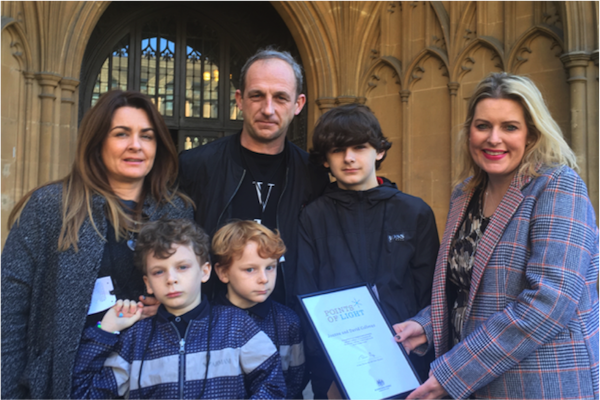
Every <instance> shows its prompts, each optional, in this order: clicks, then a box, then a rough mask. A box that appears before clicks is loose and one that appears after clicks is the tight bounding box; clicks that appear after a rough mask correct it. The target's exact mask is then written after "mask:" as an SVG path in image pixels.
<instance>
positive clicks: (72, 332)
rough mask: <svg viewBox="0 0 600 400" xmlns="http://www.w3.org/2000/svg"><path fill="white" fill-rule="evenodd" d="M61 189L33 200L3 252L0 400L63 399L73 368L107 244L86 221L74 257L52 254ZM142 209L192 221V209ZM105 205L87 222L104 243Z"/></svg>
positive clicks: (152, 205)
mask: <svg viewBox="0 0 600 400" xmlns="http://www.w3.org/2000/svg"><path fill="white" fill-rule="evenodd" d="M61 202H62V185H61V184H53V185H49V186H46V187H43V188H41V189H38V190H37V191H35V192H34V193H33V195H32V196H31V198H30V199H29V201H28V203H27V204H26V206H25V207H24V209H23V212H22V213H21V218H20V221H19V222H18V223H17V224H15V225H14V226H13V228H12V229H11V231H10V234H9V235H8V238H7V240H6V245H5V247H4V251H3V252H2V317H1V319H2V398H62V399H66V398H69V396H70V393H71V376H72V371H73V364H74V360H75V355H76V352H77V348H78V346H79V341H80V339H81V334H82V332H83V329H84V325H85V320H86V315H87V310H88V308H89V305H90V301H91V297H92V291H93V288H94V283H95V281H96V278H97V276H98V270H99V268H100V263H101V260H102V254H103V251H104V244H105V242H104V241H103V239H102V238H101V237H100V236H99V235H98V232H96V230H95V229H94V228H93V226H92V224H91V222H90V220H89V219H88V220H86V221H85V222H84V223H83V224H82V226H81V228H80V230H79V242H78V244H79V251H78V252H75V251H74V250H73V248H71V249H69V250H67V251H63V252H58V251H57V247H58V236H59V232H60V228H61V225H62V218H61V215H62V210H61V207H62V204H61ZM174 203H175V206H174V205H172V204H166V205H158V204H157V202H156V201H155V200H153V199H147V200H146V201H145V202H144V208H143V210H144V213H145V214H146V215H148V216H149V217H150V220H156V219H159V218H160V217H162V216H168V217H169V218H186V219H190V220H191V219H193V211H192V208H191V207H185V206H184V203H183V201H182V200H181V199H180V198H177V199H176V200H175V201H174ZM104 205H105V199H104V198H103V197H102V196H99V195H94V197H93V200H92V216H93V218H94V221H95V222H96V226H97V227H98V230H99V231H100V233H101V234H102V236H103V237H106V230H107V222H106V218H105V214H104Z"/></svg>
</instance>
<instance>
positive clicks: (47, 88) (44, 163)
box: [35, 72, 61, 184]
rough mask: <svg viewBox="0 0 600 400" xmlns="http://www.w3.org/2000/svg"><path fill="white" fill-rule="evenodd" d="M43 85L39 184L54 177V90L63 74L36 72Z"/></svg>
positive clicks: (41, 85)
mask: <svg viewBox="0 0 600 400" xmlns="http://www.w3.org/2000/svg"><path fill="white" fill-rule="evenodd" d="M35 77H36V78H37V80H38V81H39V84H40V87H41V89H42V90H41V93H40V94H39V97H40V98H41V99H42V105H41V110H40V141H39V146H40V157H39V168H38V171H39V172H38V184H42V183H46V182H48V181H50V180H51V179H52V178H53V174H52V164H53V161H54V160H53V159H52V148H53V146H52V144H53V143H52V142H53V140H52V139H53V136H54V127H55V126H56V122H55V121H54V114H55V112H54V103H55V100H56V95H55V94H54V91H55V89H56V87H57V86H58V82H60V80H61V76H60V75H57V74H53V73H50V72H41V73H37V74H35Z"/></svg>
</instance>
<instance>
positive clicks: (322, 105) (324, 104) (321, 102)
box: [315, 97, 336, 115]
mask: <svg viewBox="0 0 600 400" xmlns="http://www.w3.org/2000/svg"><path fill="white" fill-rule="evenodd" d="M315 103H316V104H317V106H318V107H319V111H321V115H323V114H325V113H326V112H327V111H328V110H331V109H332V108H334V107H335V106H336V104H335V98H333V97H321V98H318V99H317V100H316V101H315Z"/></svg>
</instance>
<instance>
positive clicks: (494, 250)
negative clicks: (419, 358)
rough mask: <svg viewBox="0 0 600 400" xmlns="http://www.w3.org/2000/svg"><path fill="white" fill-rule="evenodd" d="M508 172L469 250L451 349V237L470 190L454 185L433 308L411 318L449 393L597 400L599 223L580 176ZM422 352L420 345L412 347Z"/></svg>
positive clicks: (563, 171) (562, 171) (557, 171)
mask: <svg viewBox="0 0 600 400" xmlns="http://www.w3.org/2000/svg"><path fill="white" fill-rule="evenodd" d="M540 173H541V175H540V176H538V177H536V178H533V179H532V178H531V177H527V176H515V178H513V181H512V182H511V185H510V188H509V189H508V191H507V193H506V194H505V195H504V198H503V199H502V202H501V203H500V205H499V206H498V208H497V209H496V212H495V213H494V215H493V216H492V218H491V220H490V222H489V225H488V227H487V229H486V231H485V233H484V235H483V237H482V238H481V240H480V242H479V245H478V250H477V253H476V255H475V260H474V265H473V270H472V277H471V290H470V294H469V299H468V304H467V309H466V314H465V317H464V326H463V333H462V334H463V337H462V338H461V342H460V343H459V344H458V345H456V346H454V347H453V348H450V345H449V338H450V322H449V310H448V304H447V299H446V279H447V277H446V272H447V269H448V255H449V252H450V244H451V241H452V239H453V238H454V236H455V235H456V232H457V230H458V228H459V226H460V224H461V222H462V221H463V218H464V217H465V212H466V208H467V205H468V204H469V201H470V199H471V197H472V196H473V192H472V191H471V192H463V191H462V190H461V188H460V187H459V188H457V190H455V191H454V193H453V195H452V198H451V204H450V211H449V215H448V220H447V224H446V230H445V232H444V237H443V240H442V244H441V246H440V251H439V253H438V258H437V263H436V271H435V275H434V282H433V294H432V301H431V306H430V307H428V308H426V309H424V310H422V311H421V313H419V314H418V315H417V316H416V317H415V318H413V320H415V321H417V322H419V323H420V324H421V325H423V327H424V328H425V332H426V334H427V339H428V344H429V346H431V344H432V343H433V346H434V347H435V354H436V360H435V361H434V362H433V363H432V364H431V371H432V373H433V375H435V377H436V378H437V379H438V381H439V382H440V384H441V385H442V386H443V387H444V388H445V389H446V390H447V391H448V393H449V394H450V395H451V396H452V397H454V398H457V399H458V398H465V397H468V396H469V395H471V394H475V396H476V397H482V398H519V399H526V398H527V399H531V398H535V399H540V398H562V399H582V398H590V399H591V398H598V395H599V391H598V367H599V364H598V340H599V332H598V331H599V327H598V324H599V322H598V312H599V310H598V292H597V289H596V280H597V279H598V229H597V227H596V222H595V214H594V209H593V208H592V205H591V203H590V200H589V198H588V195H587V188H586V186H585V184H584V182H583V181H582V179H581V178H580V177H579V176H578V175H577V174H576V173H575V172H574V171H573V170H572V169H570V168H568V167H566V166H561V167H557V168H549V169H545V170H542V171H540ZM420 350H422V349H420Z"/></svg>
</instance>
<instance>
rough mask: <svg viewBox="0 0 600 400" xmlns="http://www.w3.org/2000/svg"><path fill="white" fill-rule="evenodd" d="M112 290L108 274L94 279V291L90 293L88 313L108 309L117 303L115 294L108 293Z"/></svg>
mask: <svg viewBox="0 0 600 400" xmlns="http://www.w3.org/2000/svg"><path fill="white" fill-rule="evenodd" d="M113 290H114V287H113V283H112V279H110V276H105V277H103V278H98V279H96V284H95V285H94V292H93V293H92V302H91V303H90V309H89V310H88V315H91V314H96V313H99V312H100V311H104V310H108V309H109V308H111V307H112V306H114V305H115V304H116V303H117V296H115V295H113V294H110V292H112V291H113Z"/></svg>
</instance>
